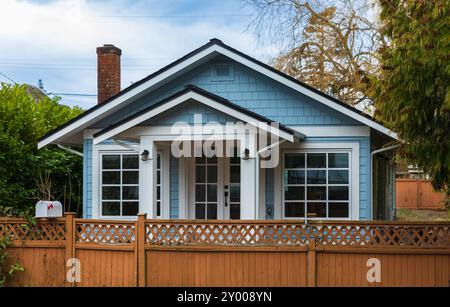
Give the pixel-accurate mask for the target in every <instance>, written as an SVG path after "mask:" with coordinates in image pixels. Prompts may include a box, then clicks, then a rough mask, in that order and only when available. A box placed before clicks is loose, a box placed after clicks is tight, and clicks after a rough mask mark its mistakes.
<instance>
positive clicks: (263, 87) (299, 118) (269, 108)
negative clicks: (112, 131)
mask: <svg viewBox="0 0 450 307" xmlns="http://www.w3.org/2000/svg"><path fill="white" fill-rule="evenodd" d="M230 65H233V67H234V74H235V78H234V79H233V80H229V81H214V78H213V73H212V71H213V67H214V62H208V63H205V64H204V65H203V66H201V67H199V68H197V69H195V70H193V71H191V72H189V73H187V74H186V75H184V76H182V77H180V78H178V79H175V80H174V81H172V82H170V83H169V84H167V85H165V86H163V87H162V88H160V89H158V90H156V91H154V92H153V93H151V94H149V95H147V96H145V97H143V98H141V99H139V100H138V101H136V102H134V103H133V105H132V106H130V107H127V108H125V109H124V110H121V111H119V112H117V113H115V114H113V115H111V116H109V117H108V118H106V119H104V120H103V121H100V122H99V123H97V124H96V125H94V126H93V128H102V127H106V126H108V125H110V124H111V123H114V122H116V121H117V120H120V119H122V118H124V117H126V116H129V115H130V114H132V113H134V112H137V111H139V110H142V109H143V108H145V107H147V106H149V105H152V104H154V103H156V102H158V101H160V100H162V99H164V98H166V97H169V96H170V95H173V94H175V93H177V92H178V91H180V90H182V89H183V88H184V87H185V86H186V85H188V84H193V85H196V86H198V87H201V88H203V89H205V90H207V91H209V92H211V93H214V94H217V95H219V96H221V97H224V98H226V99H228V100H230V101H232V102H233V103H235V104H238V105H240V106H242V107H244V108H247V109H249V110H251V111H254V112H257V113H259V114H261V115H263V116H266V117H268V118H270V119H272V120H275V121H277V122H280V123H282V124H284V125H360V124H359V123H358V122H356V121H355V120H353V119H351V118H350V117H347V116H345V115H343V114H341V113H339V112H336V111H334V110H332V109H330V108H328V107H326V106H324V105H322V104H321V103H319V102H317V101H315V100H313V99H312V98H309V97H307V96H305V95H303V94H301V93H298V92H296V91H294V90H291V89H289V88H287V87H286V86H284V85H282V84H279V83H277V82H276V81H274V80H272V79H270V78H268V77H266V76H263V75H262V74H259V73H257V72H255V71H253V70H251V69H248V68H246V67H245V66H243V65H241V64H238V63H231V64H230Z"/></svg>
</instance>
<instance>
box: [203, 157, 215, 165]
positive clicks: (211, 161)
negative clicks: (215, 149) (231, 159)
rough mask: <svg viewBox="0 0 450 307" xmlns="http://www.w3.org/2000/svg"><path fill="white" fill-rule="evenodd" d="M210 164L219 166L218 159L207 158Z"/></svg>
mask: <svg viewBox="0 0 450 307" xmlns="http://www.w3.org/2000/svg"><path fill="white" fill-rule="evenodd" d="M206 160H207V162H208V164H217V157H212V158H207V159H206Z"/></svg>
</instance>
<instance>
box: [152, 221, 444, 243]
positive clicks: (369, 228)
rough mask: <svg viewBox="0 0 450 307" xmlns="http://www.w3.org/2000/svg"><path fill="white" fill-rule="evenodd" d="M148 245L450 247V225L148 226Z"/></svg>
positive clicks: (285, 224)
mask: <svg viewBox="0 0 450 307" xmlns="http://www.w3.org/2000/svg"><path fill="white" fill-rule="evenodd" d="M146 238H147V243H148V244H156V245H164V244H166V245H174V244H220V245H266V246H267V245H307V244H308V243H309V242H311V241H315V243H316V244H318V245H325V246H357V247H365V246H372V247H373V246H379V247H383V246H410V247H447V248H449V247H450V241H449V240H450V239H449V238H450V227H449V225H435V224H430V225H398V224H393V225H388V224H385V225H370V224H360V225H358V224H353V223H351V224H349V225H346V224H344V223H339V224H321V223H318V224H307V225H306V224H300V223H276V222H274V223H267V222H266V223H261V224H257V223H253V222H252V223H230V224H227V223H221V222H217V223H211V222H206V223H202V222H197V223H191V222H188V223H182V222H181V223H180V222H176V223H165V222H163V223H158V222H157V221H151V222H148V223H147V224H146Z"/></svg>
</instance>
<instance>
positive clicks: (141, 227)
mask: <svg viewBox="0 0 450 307" xmlns="http://www.w3.org/2000/svg"><path fill="white" fill-rule="evenodd" d="M146 217H147V214H145V213H142V214H138V220H137V226H136V256H137V261H136V265H137V286H138V287H145V286H146V274H147V272H146V259H145V240H146V238H145V237H146V236H145V218H146Z"/></svg>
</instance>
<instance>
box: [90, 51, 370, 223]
mask: <svg viewBox="0 0 450 307" xmlns="http://www.w3.org/2000/svg"><path fill="white" fill-rule="evenodd" d="M224 63H225V64H227V65H231V66H230V67H232V70H231V71H232V75H231V76H230V77H229V78H227V79H225V80H223V79H222V80H217V79H215V78H214V74H213V70H214V66H215V65H217V64H224ZM188 84H193V85H196V86H198V87H201V88H203V89H205V90H207V91H209V92H211V93H214V94H216V95H219V96H221V97H223V98H226V99H228V100H230V101H231V102H233V103H235V104H237V105H240V106H241V107H244V108H247V109H249V110H251V111H253V112H256V113H259V114H261V115H263V116H266V117H268V118H270V119H272V120H274V121H277V122H279V123H281V124H284V125H288V126H289V125H291V126H324V125H326V126H361V124H360V123H359V122H357V121H355V120H353V119H352V118H350V117H348V116H346V115H344V114H342V113H340V112H337V111H335V110H333V109H331V108H329V107H327V106H324V105H323V104H321V103H320V102H317V101H315V100H314V99H312V98H310V97H308V96H306V95H303V94H301V93H299V92H297V91H294V90H292V89H290V88H288V87H286V86H284V85H282V84H280V83H277V82H276V81H274V80H272V79H270V78H268V77H266V76H263V75H262V74H260V73H258V72H256V71H253V70H251V69H249V68H247V67H245V66H243V65H241V64H239V63H236V62H231V61H229V60H227V59H226V58H224V57H219V58H217V59H215V60H212V61H210V62H208V63H205V64H203V65H202V66H200V67H199V68H197V69H194V70H193V71H191V72H188V73H186V74H185V75H183V76H182V77H179V78H177V79H175V80H173V81H171V82H170V83H169V84H167V85H165V86H163V87H161V88H159V89H157V90H155V91H153V92H152V93H150V94H148V95H147V96H145V97H143V98H141V99H139V100H137V101H135V102H133V103H132V104H131V105H130V106H128V107H126V108H124V109H122V110H119V111H118V112H116V113H114V114H112V115H111V116H109V117H108V118H106V119H104V120H102V121H100V122H98V123H96V124H95V125H93V126H92V127H90V128H104V127H107V126H109V125H110V124H112V123H115V122H117V121H118V120H120V119H123V118H125V117H127V116H130V115H132V114H134V113H135V112H138V111H139V110H142V109H144V108H145V107H148V106H150V105H152V104H154V103H156V102H158V101H160V100H162V99H164V98H166V97H169V96H171V95H173V94H175V93H177V92H179V91H180V90H182V89H183V88H184V87H185V86H186V85H188ZM199 113H201V114H202V116H203V121H204V122H211V121H215V122H220V123H225V122H229V121H235V119H233V118H232V117H230V116H228V115H225V114H223V113H220V112H216V111H215V110H212V109H211V108H209V107H207V106H204V105H201V104H199V103H191V104H189V105H183V106H181V107H179V108H178V109H177V110H176V112H173V111H171V112H169V113H167V114H163V115H161V116H159V117H158V118H156V119H153V120H150V121H148V122H147V123H144V124H147V125H155V126H157V125H170V124H173V123H175V122H187V123H193V115H194V114H199ZM305 141H306V142H339V141H341V142H348V141H357V142H359V144H360V219H361V220H367V219H370V218H371V209H370V173H371V172H370V160H369V159H370V138H369V137H333V138H330V137H329V138H307V139H306V140H305ZM84 151H85V158H84V160H85V161H84V179H85V181H84V197H83V199H84V216H85V217H91V216H92V141H90V142H89V141H85V142H84ZM89 157H90V158H89ZM265 181H266V190H265V198H266V206H268V207H271V208H272V216H266V217H267V218H273V216H274V212H273V210H274V193H273V191H274V187H273V184H274V182H273V171H270V170H269V171H267V172H266V180H265ZM178 204H179V199H178V161H177V160H176V159H174V158H171V160H170V217H171V218H178V216H179V213H178Z"/></svg>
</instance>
